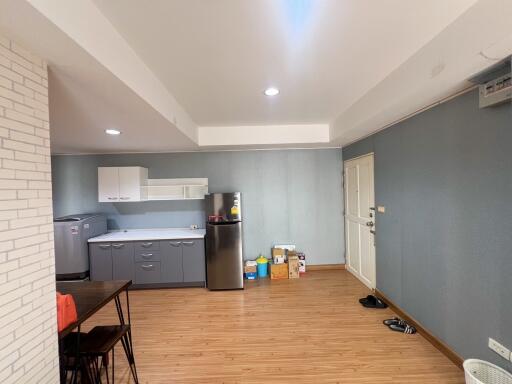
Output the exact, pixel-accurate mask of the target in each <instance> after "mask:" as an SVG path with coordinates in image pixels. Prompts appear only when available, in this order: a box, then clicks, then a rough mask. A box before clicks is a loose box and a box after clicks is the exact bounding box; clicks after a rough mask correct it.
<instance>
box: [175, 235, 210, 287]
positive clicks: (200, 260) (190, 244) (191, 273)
mask: <svg viewBox="0 0 512 384" xmlns="http://www.w3.org/2000/svg"><path fill="white" fill-rule="evenodd" d="M181 244H182V249H183V281H189V282H199V281H205V280H206V279H205V275H206V272H205V268H206V266H205V260H204V241H203V240H202V239H192V240H183V241H182V243H181Z"/></svg>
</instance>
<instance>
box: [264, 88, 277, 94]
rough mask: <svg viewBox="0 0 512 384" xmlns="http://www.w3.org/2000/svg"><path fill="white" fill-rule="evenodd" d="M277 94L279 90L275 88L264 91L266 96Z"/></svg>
mask: <svg viewBox="0 0 512 384" xmlns="http://www.w3.org/2000/svg"><path fill="white" fill-rule="evenodd" d="M278 94H279V89H277V88H274V87H270V88H267V89H265V95H266V96H276V95H278Z"/></svg>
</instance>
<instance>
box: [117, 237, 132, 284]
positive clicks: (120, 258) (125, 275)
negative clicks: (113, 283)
mask: <svg viewBox="0 0 512 384" xmlns="http://www.w3.org/2000/svg"><path fill="white" fill-rule="evenodd" d="M133 258H134V252H133V243H112V275H113V277H114V280H132V281H134V280H135V276H134V259H133Z"/></svg>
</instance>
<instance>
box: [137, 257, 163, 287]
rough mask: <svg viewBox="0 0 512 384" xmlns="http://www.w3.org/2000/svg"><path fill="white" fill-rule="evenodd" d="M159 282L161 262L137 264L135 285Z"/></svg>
mask: <svg viewBox="0 0 512 384" xmlns="http://www.w3.org/2000/svg"><path fill="white" fill-rule="evenodd" d="M159 282H160V262H159V261H156V262H154V261H146V262H144V263H135V284H153V283H159Z"/></svg>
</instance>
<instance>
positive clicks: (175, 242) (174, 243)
mask: <svg viewBox="0 0 512 384" xmlns="http://www.w3.org/2000/svg"><path fill="white" fill-rule="evenodd" d="M169 244H171V245H172V246H173V247H179V246H180V244H181V241H171V242H170V243H169Z"/></svg>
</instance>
